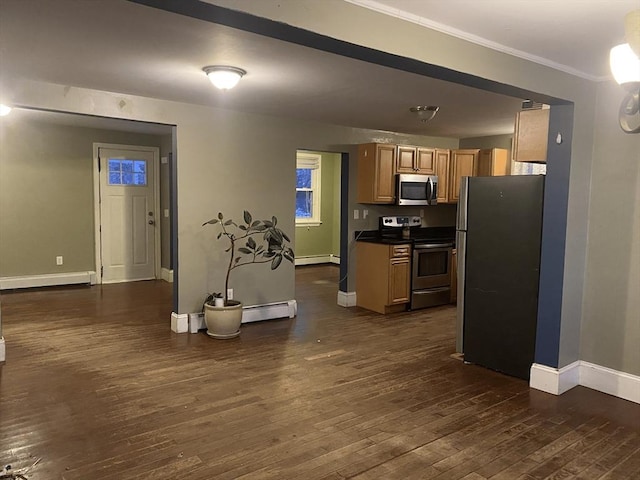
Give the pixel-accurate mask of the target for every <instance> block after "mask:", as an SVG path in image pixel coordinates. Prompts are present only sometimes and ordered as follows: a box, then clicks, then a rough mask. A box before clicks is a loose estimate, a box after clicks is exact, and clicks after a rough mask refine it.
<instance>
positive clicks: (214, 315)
mask: <svg viewBox="0 0 640 480" xmlns="http://www.w3.org/2000/svg"><path fill="white" fill-rule="evenodd" d="M227 303H228V305H226V306H224V307H216V306H213V305H209V304H208V303H206V304H205V305H204V321H205V323H206V324H207V335H209V336H210V337H213V338H218V339H226V338H235V337H237V336H238V335H240V324H241V323H242V303H240V302H237V301H235V300H229V301H228V302H227Z"/></svg>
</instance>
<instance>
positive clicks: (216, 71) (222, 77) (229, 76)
mask: <svg viewBox="0 0 640 480" xmlns="http://www.w3.org/2000/svg"><path fill="white" fill-rule="evenodd" d="M202 70H203V71H204V73H206V74H207V77H209V80H211V83H213V85H214V86H215V87H216V88H219V89H220V90H229V89H231V88H233V87H235V86H236V85H237V84H238V82H239V81H240V79H241V78H242V77H243V76H244V75H246V73H247V72H246V71H245V70H243V69H241V68H237V67H230V66H227V65H211V66H208V67H204V68H203V69H202Z"/></svg>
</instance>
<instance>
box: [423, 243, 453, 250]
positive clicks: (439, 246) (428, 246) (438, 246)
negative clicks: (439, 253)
mask: <svg viewBox="0 0 640 480" xmlns="http://www.w3.org/2000/svg"><path fill="white" fill-rule="evenodd" d="M450 248H453V243H420V244H418V245H414V246H413V249H414V250H449V249H450Z"/></svg>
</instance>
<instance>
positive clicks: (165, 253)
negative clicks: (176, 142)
mask: <svg viewBox="0 0 640 480" xmlns="http://www.w3.org/2000/svg"><path fill="white" fill-rule="evenodd" d="M171 155H173V139H172V136H171V135H163V136H161V137H160V159H161V161H160V212H158V214H157V216H156V218H158V219H159V220H160V229H161V235H162V237H161V249H162V253H161V256H160V266H161V267H162V268H166V269H169V270H171V268H172V266H171V205H170V203H169V201H170V192H171V176H170V173H171V172H170V168H169V165H170V163H171V162H170V156H171ZM164 159H166V163H162V162H163V161H164ZM165 211H167V212H168V213H169V216H168V217H165V215H164V213H165Z"/></svg>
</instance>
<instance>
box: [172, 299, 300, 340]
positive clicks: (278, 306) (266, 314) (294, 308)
mask: <svg viewBox="0 0 640 480" xmlns="http://www.w3.org/2000/svg"><path fill="white" fill-rule="evenodd" d="M297 313H298V303H297V302H296V301H295V300H287V301H284V302H274V303H267V304H264V305H249V306H247V307H243V308H242V323H251V322H260V321H262V320H274V319H276V318H293V317H295V316H296V315H297ZM173 315H174V314H172V317H173ZM184 315H187V317H188V319H189V326H188V329H187V330H185V331H189V332H191V333H198V330H202V329H204V328H207V326H206V325H205V323H204V314H203V313H189V314H184ZM172 330H173V329H172Z"/></svg>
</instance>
